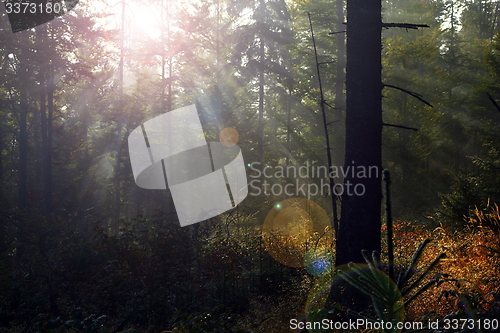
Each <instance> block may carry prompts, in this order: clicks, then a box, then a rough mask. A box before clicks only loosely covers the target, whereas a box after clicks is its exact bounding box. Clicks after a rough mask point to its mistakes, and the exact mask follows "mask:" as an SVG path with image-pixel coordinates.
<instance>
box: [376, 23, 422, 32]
mask: <svg viewBox="0 0 500 333" xmlns="http://www.w3.org/2000/svg"><path fill="white" fill-rule="evenodd" d="M382 27H384V28H386V29H389V28H403V29H415V30H417V29H418V28H429V26H428V25H427V24H413V23H382Z"/></svg>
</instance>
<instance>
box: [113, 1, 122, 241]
mask: <svg viewBox="0 0 500 333" xmlns="http://www.w3.org/2000/svg"><path fill="white" fill-rule="evenodd" d="M120 51H121V52H120V64H119V66H118V75H119V81H120V96H119V106H118V110H119V111H118V124H117V146H116V164H115V170H114V171H115V177H114V183H115V198H114V211H113V221H112V223H111V232H112V234H113V235H114V236H116V235H118V231H119V222H120V210H121V204H120V197H121V191H120V190H121V183H120V174H121V154H122V142H123V140H122V136H123V133H122V131H123V128H122V127H123V123H122V118H123V110H124V108H123V104H124V103H123V66H124V57H123V54H124V52H125V0H122V17H121V42H120Z"/></svg>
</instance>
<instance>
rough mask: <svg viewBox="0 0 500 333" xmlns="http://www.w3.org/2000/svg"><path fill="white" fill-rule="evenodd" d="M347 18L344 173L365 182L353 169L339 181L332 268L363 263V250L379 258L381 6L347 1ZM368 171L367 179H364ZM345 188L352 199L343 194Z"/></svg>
mask: <svg viewBox="0 0 500 333" xmlns="http://www.w3.org/2000/svg"><path fill="white" fill-rule="evenodd" d="M347 15H348V21H347V69H346V75H347V77H346V79H347V81H346V88H347V111H346V155H345V167H344V168H345V169H346V168H347V167H350V168H352V167H356V166H359V167H364V168H366V170H367V177H366V178H361V177H359V178H358V177H357V174H358V173H357V171H358V170H359V169H358V168H355V170H356V172H354V174H353V173H351V172H348V175H347V177H346V178H345V179H344V194H343V199H342V213H341V223H340V229H339V237H338V240H337V260H336V264H337V265H342V264H347V263H349V262H357V263H362V262H364V260H363V256H362V254H361V251H362V250H363V249H366V250H368V251H370V252H371V251H378V252H379V253H380V227H381V201H382V184H381V169H382V157H381V153H382V87H383V86H382V79H381V73H382V63H381V48H382V43H381V28H382V18H381V0H347ZM370 167H372V174H371V177H369V176H370V175H369V174H368V170H369V168H370ZM373 167H375V168H377V170H376V171H375V169H374V168H373ZM349 183H350V184H351V186H350V192H351V193H348V190H349V187H348V186H349ZM355 186H356V187H355ZM355 190H357V191H355ZM362 192H364V193H362ZM349 194H351V195H349Z"/></svg>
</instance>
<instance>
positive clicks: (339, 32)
mask: <svg viewBox="0 0 500 333" xmlns="http://www.w3.org/2000/svg"><path fill="white" fill-rule="evenodd" d="M344 32H346V30H342V31H333V32H329V33H328V34H329V35H336V34H342V33H344Z"/></svg>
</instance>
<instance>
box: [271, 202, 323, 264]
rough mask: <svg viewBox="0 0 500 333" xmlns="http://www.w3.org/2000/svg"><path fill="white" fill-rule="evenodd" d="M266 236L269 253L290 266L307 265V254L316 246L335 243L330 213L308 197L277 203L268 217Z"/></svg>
mask: <svg viewBox="0 0 500 333" xmlns="http://www.w3.org/2000/svg"><path fill="white" fill-rule="evenodd" d="M262 238H263V242H264V246H265V248H266V250H267V251H268V252H269V254H270V255H271V256H272V257H273V258H274V259H276V260H277V261H279V262H280V263H282V264H284V265H287V266H290V267H304V257H305V255H306V253H307V251H308V250H309V249H311V248H313V247H322V248H332V247H333V233H332V229H331V224H330V219H329V218H328V215H327V214H326V212H325V211H324V210H323V208H321V207H320V206H319V205H318V204H317V203H315V202H313V201H311V200H307V199H304V198H291V199H287V200H284V201H281V202H279V203H277V204H275V205H274V206H273V208H272V209H271V210H270V211H269V213H268V214H267V216H266V219H265V221H264V225H263V227H262ZM325 267H326V266H325Z"/></svg>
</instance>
